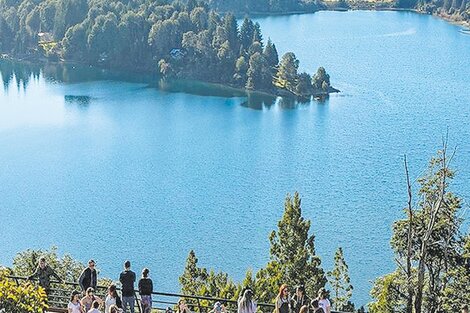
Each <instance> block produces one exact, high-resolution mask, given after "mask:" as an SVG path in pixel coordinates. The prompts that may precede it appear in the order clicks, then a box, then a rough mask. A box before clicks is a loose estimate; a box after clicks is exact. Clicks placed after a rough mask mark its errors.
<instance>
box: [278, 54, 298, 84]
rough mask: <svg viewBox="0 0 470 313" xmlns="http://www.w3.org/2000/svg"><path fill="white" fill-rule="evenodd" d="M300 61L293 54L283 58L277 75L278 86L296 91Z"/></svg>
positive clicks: (285, 55)
mask: <svg viewBox="0 0 470 313" xmlns="http://www.w3.org/2000/svg"><path fill="white" fill-rule="evenodd" d="M298 68H299V60H298V59H297V57H296V56H295V54H294V53H293V52H288V53H286V54H284V55H283V56H282V59H281V63H279V69H278V71H277V75H276V85H277V86H278V87H280V88H285V89H287V90H294V87H295V85H296V82H297V78H298V73H297V70H298Z"/></svg>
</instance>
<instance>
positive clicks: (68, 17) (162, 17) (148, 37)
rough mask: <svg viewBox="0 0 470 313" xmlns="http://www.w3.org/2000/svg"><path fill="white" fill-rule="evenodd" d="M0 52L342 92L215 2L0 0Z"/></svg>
mask: <svg viewBox="0 0 470 313" xmlns="http://www.w3.org/2000/svg"><path fill="white" fill-rule="evenodd" d="M228 2H233V1H228ZM281 2H282V3H284V2H285V3H288V2H287V1H281ZM281 2H280V3H281ZM291 2H293V1H291ZM270 3H274V1H273V2H270ZM285 3H284V4H285ZM296 3H297V2H296ZM302 3H304V2H302ZM284 4H283V5H281V6H280V7H279V8H284ZM0 52H1V53H2V54H5V55H9V56H13V57H17V58H22V59H32V60H37V59H41V58H48V59H53V60H59V59H60V60H65V61H72V62H79V63H84V64H90V65H96V66H101V67H107V68H120V69H126V70H134V71H135V70H137V71H158V72H160V73H161V74H162V76H163V77H164V78H180V79H193V80H201V81H206V82H213V83H221V84H225V85H230V86H234V87H237V88H246V89H249V90H259V91H265V92H269V93H275V94H289V95H296V96H300V97H304V98H305V97H309V96H311V95H315V96H318V95H327V94H328V93H329V92H332V91H336V90H335V89H333V88H331V87H330V82H329V76H328V75H327V74H326V72H325V71H324V69H322V68H320V69H319V70H318V71H317V73H316V74H314V75H313V78H311V76H310V75H309V74H307V73H302V74H299V73H297V70H298V67H299V61H298V60H297V59H296V57H295V55H294V54H293V53H287V54H286V55H285V56H284V57H283V58H282V60H281V62H280V63H279V56H278V52H277V50H276V46H275V44H274V43H272V42H271V41H270V40H269V39H268V40H264V38H263V36H262V32H261V28H260V25H259V24H258V23H254V22H253V21H252V20H250V19H248V18H245V19H244V21H243V23H241V25H240V26H239V25H238V23H237V20H236V18H235V16H234V15H233V14H231V13H226V14H220V13H217V12H216V11H215V10H213V9H211V3H210V1H209V2H208V1H196V0H184V1H183V0H181V1H179V0H175V1H172V0H157V1H150V0H134V1H129V0H111V1H109V0H89V1H87V0H22V1H14V0H0Z"/></svg>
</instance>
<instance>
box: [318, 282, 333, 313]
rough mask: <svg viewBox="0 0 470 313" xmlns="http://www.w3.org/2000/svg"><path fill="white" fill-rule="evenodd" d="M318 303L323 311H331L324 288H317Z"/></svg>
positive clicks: (327, 312)
mask: <svg viewBox="0 0 470 313" xmlns="http://www.w3.org/2000/svg"><path fill="white" fill-rule="evenodd" d="M318 305H319V306H320V307H321V308H322V309H323V311H324V312H325V313H331V303H330V300H328V292H327V291H326V289H325V288H320V290H318Z"/></svg>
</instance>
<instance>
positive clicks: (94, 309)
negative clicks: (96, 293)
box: [88, 300, 101, 313]
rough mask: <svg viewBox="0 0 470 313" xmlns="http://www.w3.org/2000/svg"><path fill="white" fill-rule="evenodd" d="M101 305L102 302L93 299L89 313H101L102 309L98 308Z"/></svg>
mask: <svg viewBox="0 0 470 313" xmlns="http://www.w3.org/2000/svg"><path fill="white" fill-rule="evenodd" d="M99 307H100V302H98V301H96V300H95V301H93V304H92V305H91V309H90V311H88V313H101V312H100V310H98V308H99Z"/></svg>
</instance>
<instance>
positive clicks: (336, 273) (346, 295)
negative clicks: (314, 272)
mask: <svg viewBox="0 0 470 313" xmlns="http://www.w3.org/2000/svg"><path fill="white" fill-rule="evenodd" d="M334 261H335V262H334V267H333V270H331V271H329V272H328V273H327V275H328V282H329V283H330V285H331V287H332V289H333V298H332V300H333V308H334V309H335V310H336V311H344V312H352V311H354V306H353V305H351V302H350V301H349V300H350V299H351V297H352V290H353V286H352V285H351V280H350V278H349V269H348V265H347V264H346V261H345V260H344V255H343V249H342V248H341V247H339V248H338V250H336V253H335V258H334ZM351 309H352V310H351Z"/></svg>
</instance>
